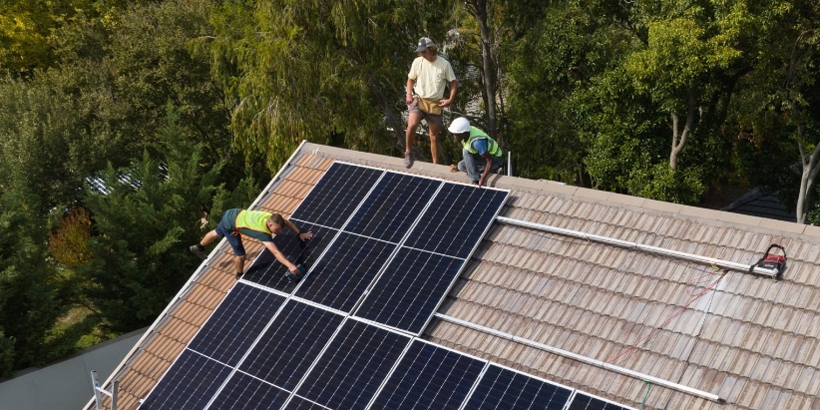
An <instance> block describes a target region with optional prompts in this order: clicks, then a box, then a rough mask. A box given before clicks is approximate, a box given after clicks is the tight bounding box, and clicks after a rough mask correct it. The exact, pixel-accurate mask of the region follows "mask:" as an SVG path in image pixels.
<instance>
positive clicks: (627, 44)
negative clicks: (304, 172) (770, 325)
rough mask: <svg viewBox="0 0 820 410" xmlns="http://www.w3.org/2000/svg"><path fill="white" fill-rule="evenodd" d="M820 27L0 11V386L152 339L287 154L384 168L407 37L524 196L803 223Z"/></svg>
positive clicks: (525, 6) (349, 0)
mask: <svg viewBox="0 0 820 410" xmlns="http://www.w3.org/2000/svg"><path fill="white" fill-rule="evenodd" d="M818 28H820V6H819V5H818V4H817V3H816V2H812V1H808V0H777V1H774V2H771V1H768V2H764V1H760V0H728V1H713V0H695V1H679V0H662V1H657V2H651V3H641V2H631V1H615V2H613V1H604V0H591V1H581V0H561V1H539V0H469V1H466V2H465V1H459V2H455V1H450V0H434V1H423V2H422V1H420V0H411V1H409V2H408V1H395V0H386V1H376V0H306V1H296V0H266V1H260V0H229V1H221V0H220V1H217V0H141V1H124V0H119V1H117V0H113V1H112V0H106V1H98V0H54V1H44V0H34V1H19V0H18V1H7V2H3V3H2V4H1V5H0V112H2V115H0V205H2V207H0V373H1V374H3V375H5V374H8V373H9V372H11V371H13V370H15V369H19V368H21V367H25V366H29V365H34V364H39V363H41V362H42V361H43V360H48V359H50V358H52V357H54V356H55V355H59V354H65V353H69V352H71V351H73V350H75V349H77V348H80V347H84V343H87V341H89V340H99V339H102V338H105V337H109V336H110V335H113V334H116V333H118V332H124V331H128V330H131V329H133V328H135V327H138V326H142V325H145V324H147V323H150V322H151V321H152V320H153V319H154V317H155V315H156V314H157V313H158V312H159V311H160V310H161V309H162V308H163V307H164V306H165V304H166V303H167V301H168V299H169V298H170V297H172V295H173V294H174V293H176V291H177V290H178V288H179V286H180V285H181V284H182V283H183V282H184V281H185V280H186V279H187V276H188V275H190V273H191V272H192V271H193V269H194V267H195V266H196V263H197V260H196V259H193V258H191V255H189V254H188V253H186V252H185V249H184V248H185V246H184V245H185V244H187V243H189V242H191V241H193V240H196V238H197V237H198V236H199V235H201V234H202V230H201V229H202V226H201V218H202V216H203V215H208V216H209V218H210V219H215V218H218V217H219V214H220V213H221V211H222V210H223V209H225V207H227V206H229V205H230V206H243V205H247V204H248V203H249V202H250V201H251V200H252V198H253V197H254V196H255V194H256V190H257V188H258V185H260V184H264V183H266V182H267V181H268V180H269V178H270V176H271V173H272V172H275V171H276V170H277V169H279V167H280V166H281V165H282V164H283V163H284V161H285V160H286V158H288V157H289V156H290V155H291V153H292V151H293V149H294V148H295V147H296V146H297V145H298V144H299V142H300V141H301V140H305V139H306V140H310V141H314V142H319V143H325V144H332V145H338V146H343V147H347V148H351V149H356V150H360V151H368V152H376V153H381V154H387V155H396V156H399V155H401V153H402V151H403V150H404V146H403V144H404V130H405V127H406V123H405V121H406V120H405V119H404V115H405V112H406V105H405V103H404V87H405V83H406V76H407V72H408V69H409V67H410V64H411V62H412V60H413V59H414V58H415V57H416V56H415V54H414V52H413V50H414V45H415V43H416V41H417V40H418V39H419V38H420V37H422V36H425V37H430V38H432V39H433V40H434V41H436V42H437V43H438V44H439V46H440V47H439V49H440V51H441V53H442V56H444V57H445V58H447V59H448V60H449V61H450V62H451V64H452V65H453V68H454V70H455V71H456V76H457V78H458V79H459V88H458V95H457V98H456V101H455V103H454V104H453V105H452V107H450V108H449V109H448V110H447V111H445V116H444V117H445V122H449V121H451V120H452V119H453V118H454V117H456V116H460V115H466V116H467V117H469V118H470V119H471V121H472V122H473V123H474V124H476V125H478V126H479V127H482V128H484V129H486V130H487V131H488V132H489V133H490V134H492V135H494V136H496V137H497V139H498V140H499V141H500V142H501V144H502V146H503V147H504V149H505V150H507V151H510V152H511V153H512V159H513V172H514V174H516V175H518V176H522V177H527V178H547V179H554V180H559V181H562V182H566V183H570V184H575V185H579V186H587V187H593V188H596V189H603V190H610V191H616V192H622V193H628V194H632V195H638V196H643V197H648V198H654V199H661V200H667V201H674V202H678V203H687V204H698V203H701V201H703V200H705V199H709V198H710V196H713V195H714V194H715V193H716V192H720V191H721V190H723V189H725V187H727V186H739V187H741V188H753V187H761V188H763V189H764V190H771V191H778V192H779V193H780V194H781V195H782V196H783V198H784V200H785V201H788V202H789V203H790V204H791V206H793V207H794V209H796V210H797V215H798V221H800V222H807V223H815V224H817V223H820V201H818V198H820V196H818V195H817V190H818V187H817V183H816V181H817V177H818V174H820V117H819V116H820V110H818V108H817V105H818V104H820V100H818V98H820V97H818V96H820V93H818V91H820V90H818V84H817V81H816V79H817V78H818V74H820V73H819V72H818V67H820V53H818V44H820V31H818ZM420 140H421V143H422V144H425V139H424V138H421V139H420ZM445 140H446V144H445V147H444V148H445V151H446V154H445V156H446V157H448V158H449V159H455V158H456V156H458V155H459V147H457V146H456V145H455V144H453V143H452V139H445ZM423 148H426V147H423ZM420 152H422V153H426V152H427V150H426V149H422V150H421V151H420ZM422 159H423V158H422ZM92 177H100V178H102V180H103V181H104V182H105V186H106V187H107V189H106V190H105V191H104V192H97V191H93V190H91V189H89V186H88V181H89V178H92ZM123 177H127V178H129V179H126V180H123ZM128 181H131V182H128ZM137 181H138V182H137ZM213 222H214V221H213V220H211V221H210V223H213ZM36 305H43V306H46V305H47V306H48V309H39V310H36V309H34V310H36V311H32V309H26V307H29V306H36ZM18 307H23V308H24V309H23V310H15V309H17V308H18ZM78 311H81V312H84V313H83V314H84V316H83V317H84V319H81V320H79V321H74V322H72V319H71V318H72V317H75V316H76V312H78ZM18 312H23V313H18Z"/></svg>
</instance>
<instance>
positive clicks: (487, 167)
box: [478, 152, 493, 188]
mask: <svg viewBox="0 0 820 410" xmlns="http://www.w3.org/2000/svg"><path fill="white" fill-rule="evenodd" d="M481 157H482V158H484V161H486V162H485V163H484V172H482V173H481V178H479V180H478V187H479V188H481V186H482V185H484V179H486V178H487V175H490V169H492V167H493V157H492V155H490V153H489V152H485V153H484V155H482V156H481Z"/></svg>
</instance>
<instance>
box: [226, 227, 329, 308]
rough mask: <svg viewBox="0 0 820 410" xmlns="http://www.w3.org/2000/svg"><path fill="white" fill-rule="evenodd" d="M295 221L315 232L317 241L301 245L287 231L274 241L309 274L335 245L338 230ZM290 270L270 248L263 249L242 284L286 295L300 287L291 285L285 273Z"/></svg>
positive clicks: (314, 237) (295, 284) (247, 271)
mask: <svg viewBox="0 0 820 410" xmlns="http://www.w3.org/2000/svg"><path fill="white" fill-rule="evenodd" d="M291 220H292V221H293V222H294V223H295V224H297V225H298V226H299V228H300V229H302V230H303V231H308V230H310V231H312V232H313V238H312V239H310V240H308V241H301V240H299V239H298V238H297V237H296V234H295V233H294V232H292V231H291V230H289V229H283V230H282V232H280V233H279V234H278V235H276V236H275V237H274V238H273V243H274V244H275V245H276V247H277V248H278V249H279V251H280V252H282V253H283V254H284V255H285V257H286V258H288V260H290V261H292V262H294V263H295V264H303V265H305V266H306V267H307V268H308V270H309V269H310V267H311V265H313V264H315V263H316V262H317V261H318V260H320V259H321V257H322V255H324V252H325V250H326V249H327V248H328V247H329V246H330V245H331V244H332V243H333V241H334V240H335V239H336V237H337V236H338V234H339V230H338V229H333V228H329V227H326V226H321V225H316V224H312V223H309V222H306V221H301V220H298V219H295V218H291ZM286 272H287V268H286V267H285V265H282V264H281V263H279V262H278V261H277V260H276V258H275V257H274V256H273V254H272V253H270V251H268V250H267V248H265V249H263V250H262V252H261V253H259V255H258V256H257V257H256V259H255V260H254V261H253V263H252V264H251V266H250V267H249V268H248V269H247V270H246V271H245V274H244V275H242V279H241V280H242V281H246V282H252V283H256V284H258V285H261V286H264V287H268V288H271V289H275V290H278V291H280V292H283V293H292V292H293V291H295V290H296V288H297V285H298V284H297V283H294V282H292V281H290V280H289V279H288V278H287V276H285V273H286Z"/></svg>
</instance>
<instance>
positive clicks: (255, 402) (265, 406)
mask: <svg viewBox="0 0 820 410" xmlns="http://www.w3.org/2000/svg"><path fill="white" fill-rule="evenodd" d="M233 386H236V387H237V388H232V387H233ZM239 386H242V387H241V389H240V388H239ZM290 395H291V392H290V391H287V390H284V389H282V388H279V387H277V386H274V385H272V384H270V383H268V382H266V381H264V380H261V379H259V378H256V377H253V376H251V375H249V374H247V373H245V372H241V371H236V372H234V373H233V374H232V375H231V377H229V378H228V381H227V383H226V384H225V386H224V388H222V389H220V391H219V392H218V393H217V394H216V395H214V397H213V399H212V400H211V402H210V404H209V406H208V410H275V409H280V408H282V406H284V405H285V403H287V401H288V399H289V398H290Z"/></svg>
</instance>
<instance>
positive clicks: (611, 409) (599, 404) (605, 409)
mask: <svg viewBox="0 0 820 410" xmlns="http://www.w3.org/2000/svg"><path fill="white" fill-rule="evenodd" d="M568 410H629V407H623V406H620V405H618V404H614V403H610V402H607V401H605V400H601V399H599V398H597V397H592V396H589V395H586V394H584V393H581V392H576V393H575V397H573V399H572V404H570V405H569V409H568Z"/></svg>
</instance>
